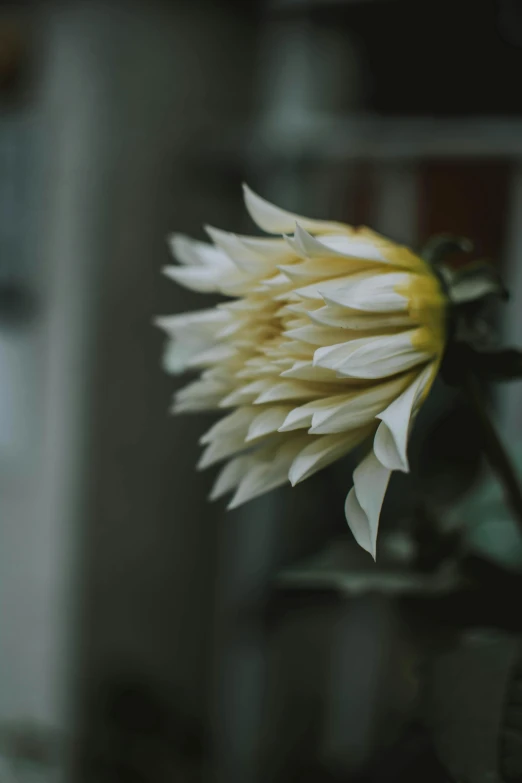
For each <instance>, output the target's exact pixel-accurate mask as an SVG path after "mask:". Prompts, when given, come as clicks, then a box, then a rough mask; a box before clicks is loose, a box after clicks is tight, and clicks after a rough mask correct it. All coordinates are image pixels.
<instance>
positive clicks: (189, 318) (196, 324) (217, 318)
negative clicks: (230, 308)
mask: <svg viewBox="0 0 522 783" xmlns="http://www.w3.org/2000/svg"><path fill="white" fill-rule="evenodd" d="M229 320H230V315H229V314H228V313H227V312H225V311H223V310H218V309H217V308H215V307H213V308H211V309H210V310H195V311H192V312H190V313H180V314H177V315H166V316H159V317H158V318H155V319H154V324H155V325H156V326H158V327H159V328H160V329H163V330H164V331H165V332H166V333H167V334H169V335H177V334H179V333H181V332H186V331H187V330H190V332H191V333H197V334H204V335H208V334H211V335H212V334H214V333H215V329H216V327H220V326H221V325H222V324H226V323H227V322H228V321H229Z"/></svg>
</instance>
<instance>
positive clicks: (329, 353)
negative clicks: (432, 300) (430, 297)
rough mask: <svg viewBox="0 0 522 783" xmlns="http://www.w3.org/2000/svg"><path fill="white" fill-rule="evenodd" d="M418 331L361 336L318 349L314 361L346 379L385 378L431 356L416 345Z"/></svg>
mask: <svg viewBox="0 0 522 783" xmlns="http://www.w3.org/2000/svg"><path fill="white" fill-rule="evenodd" d="M416 335H417V330H410V331H407V332H399V333H398V334H392V335H381V336H376V337H363V338H360V339H357V340H351V341H349V342H347V343H340V344H338V345H333V346H330V347H325V348H318V349H317V350H316V352H315V354H314V364H316V365H317V366H319V367H327V368H328V369H331V370H335V371H336V373H337V374H338V375H340V376H346V377H347V378H368V379H371V378H375V379H376V378H385V377H387V376H389V375H395V374H396V373H399V372H404V371H405V370H409V369H410V368H411V367H415V366H416V365H418V364H421V363H423V362H426V361H428V360H429V359H430V358H431V355H430V354H429V353H427V352H426V351H423V350H419V349H417V348H415V347H414V346H415V338H416Z"/></svg>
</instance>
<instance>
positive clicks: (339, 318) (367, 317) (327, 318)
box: [308, 304, 414, 331]
mask: <svg viewBox="0 0 522 783" xmlns="http://www.w3.org/2000/svg"><path fill="white" fill-rule="evenodd" d="M308 317H309V318H310V320H311V321H313V322H314V323H316V324H319V325H321V326H332V327H338V328H340V329H350V330H353V331H369V330H372V329H375V330H377V329H379V330H381V331H382V330H386V329H394V328H400V327H403V326H410V327H411V326H412V325H413V323H414V321H413V319H412V317H411V316H410V314H409V313H407V312H406V313H368V312H363V311H361V310H349V309H348V308H346V307H342V306H341V305H335V304H327V305H326V307H318V308H316V309H315V310H312V311H311V312H309V313H308Z"/></svg>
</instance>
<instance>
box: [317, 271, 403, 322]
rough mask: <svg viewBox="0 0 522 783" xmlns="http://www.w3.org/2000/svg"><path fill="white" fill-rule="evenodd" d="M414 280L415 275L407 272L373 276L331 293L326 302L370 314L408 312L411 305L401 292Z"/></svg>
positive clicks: (326, 297)
mask: <svg viewBox="0 0 522 783" xmlns="http://www.w3.org/2000/svg"><path fill="white" fill-rule="evenodd" d="M412 278H413V275H410V274H408V273H407V272H392V273H390V274H380V275H372V276H371V277H367V278H366V279H365V280H360V281H357V282H355V283H353V284H352V285H348V286H346V287H345V288H344V287H343V288H339V289H338V290H337V291H334V292H333V293H329V294H328V295H327V296H325V301H327V302H328V303H329V304H330V303H331V304H334V305H341V306H342V307H348V308H350V309H352V310H362V311H367V312H370V313H372V312H374V313H375V312H377V313H379V312H384V313H398V312H404V311H407V309H408V304H409V303H408V298H407V297H406V296H405V295H404V294H402V293H400V290H401V289H402V290H405V289H406V288H407V286H408V285H409V283H410V281H411V280H412Z"/></svg>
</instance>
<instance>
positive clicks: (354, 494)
mask: <svg viewBox="0 0 522 783" xmlns="http://www.w3.org/2000/svg"><path fill="white" fill-rule="evenodd" d="M390 476H391V470H388V469H387V468H385V467H384V466H383V465H381V463H380V462H379V460H378V459H377V457H376V456H375V454H374V453H373V451H371V452H370V453H369V454H368V455H367V456H366V457H365V458H364V459H363V461H362V462H361V463H360V464H359V465H358V466H357V468H356V469H355V471H354V474H353V482H354V484H353V487H352V489H351V490H350V492H349V493H348V496H347V498H346V503H345V507H344V510H345V514H346V520H347V522H348V525H349V527H350V530H351V531H352V533H353V535H354V537H355V540H356V541H357V543H358V544H359V545H360V546H362V548H363V549H366V551H367V552H369V553H370V554H371V556H372V557H373V559H374V560H375V555H376V543H377V531H378V528H379V517H380V514H381V508H382V504H383V500H384V495H385V494H386V489H387V488H388V482H389V480H390Z"/></svg>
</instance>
